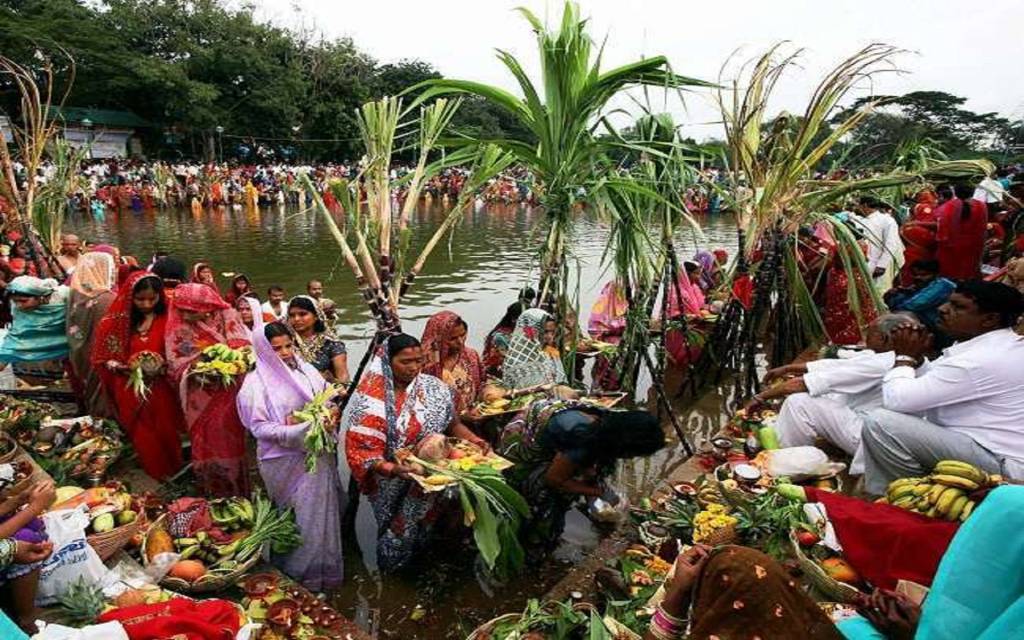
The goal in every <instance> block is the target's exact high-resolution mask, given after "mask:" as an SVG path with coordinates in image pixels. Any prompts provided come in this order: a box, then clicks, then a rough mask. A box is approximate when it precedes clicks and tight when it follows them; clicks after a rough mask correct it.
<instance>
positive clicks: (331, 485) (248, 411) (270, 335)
mask: <svg viewBox="0 0 1024 640" xmlns="http://www.w3.org/2000/svg"><path fill="white" fill-rule="evenodd" d="M251 304H254V305H255V306H257V308H255V309H254V310H253V319H254V323H255V324H254V327H253V332H252V342H253V348H254V350H255V353H256V368H255V370H253V371H252V372H251V373H249V375H248V376H246V378H245V382H244V383H243V384H242V388H241V390H240V391H239V392H238V413H239V415H240V416H241V418H242V424H244V425H245V427H246V429H248V430H249V432H250V433H252V435H253V436H254V437H255V438H256V441H257V457H258V458H259V469H260V475H261V476H262V477H263V482H264V484H265V485H266V487H267V492H268V494H269V495H270V498H271V499H272V500H273V501H274V503H275V504H276V505H277V506H278V507H281V508H286V507H292V508H293V509H294V510H295V518H296V520H297V522H298V525H299V529H300V530H301V532H302V539H303V544H302V546H301V547H299V548H298V549H296V550H295V551H293V552H292V553H290V554H288V555H286V556H284V557H283V558H280V562H279V564H280V567H281V569H282V570H283V571H284V572H285V573H287V574H288V575H289V576H291V577H293V578H295V579H296V580H299V581H300V582H302V584H303V586H305V587H306V588H308V589H310V590H312V591H325V590H328V589H332V588H336V587H339V586H340V585H341V582H342V551H341V511H342V507H343V506H344V505H343V502H344V499H345V494H344V491H343V489H342V487H341V483H340V481H339V479H338V470H337V467H336V464H335V456H334V454H330V453H328V454H324V455H321V456H320V459H319V460H318V461H317V466H316V471H315V472H313V473H307V472H306V450H305V448H304V446H303V439H304V438H305V436H306V430H307V429H308V427H309V425H308V423H299V422H297V421H296V420H295V419H294V418H293V417H292V412H293V411H297V410H299V409H301V408H302V407H303V405H305V404H306V403H307V402H309V401H310V400H312V399H313V396H314V395H316V394H317V393H319V392H321V391H323V390H324V389H325V388H326V387H327V382H326V381H324V378H323V376H321V375H320V373H319V372H318V371H317V370H316V369H314V368H313V367H312V366H311V365H310V364H308V363H306V362H304V361H303V360H302V359H301V358H300V357H299V356H298V354H297V350H296V349H295V345H294V342H293V338H292V335H291V331H290V330H289V329H288V327H286V326H285V325H283V324H281V323H278V322H274V323H271V324H267V325H264V324H263V322H262V316H261V314H260V313H259V309H258V305H259V303H258V302H256V301H251Z"/></svg>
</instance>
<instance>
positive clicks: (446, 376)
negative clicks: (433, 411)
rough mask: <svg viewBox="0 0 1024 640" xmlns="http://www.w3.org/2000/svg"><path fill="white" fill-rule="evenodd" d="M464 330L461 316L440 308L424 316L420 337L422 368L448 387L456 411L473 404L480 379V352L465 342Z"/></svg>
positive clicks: (477, 392) (460, 412)
mask: <svg viewBox="0 0 1024 640" xmlns="http://www.w3.org/2000/svg"><path fill="white" fill-rule="evenodd" d="M468 331H469V327H468V326H467V325H466V322H465V320H463V319H462V318H460V317H459V316H458V315H456V314H455V313H453V312H451V311H440V312H438V313H435V314H434V315H432V316H430V319H429V320H427V326H426V328H424V330H423V337H422V338H421V339H420V342H421V343H422V345H423V358H424V363H423V372H424V373H426V374H429V375H432V376H434V377H436V378H440V379H441V380H442V381H444V383H445V384H447V385H448V386H449V387H451V389H452V392H453V393H454V394H455V409H456V411H457V412H458V413H459V415H461V414H463V413H465V412H466V411H468V410H469V409H471V408H472V407H473V404H474V403H475V402H476V400H477V396H479V395H480V388H481V386H482V385H483V381H484V370H483V363H482V362H481V360H480V355H479V354H478V353H477V352H476V349H471V348H469V347H467V346H466V338H467V333H468Z"/></svg>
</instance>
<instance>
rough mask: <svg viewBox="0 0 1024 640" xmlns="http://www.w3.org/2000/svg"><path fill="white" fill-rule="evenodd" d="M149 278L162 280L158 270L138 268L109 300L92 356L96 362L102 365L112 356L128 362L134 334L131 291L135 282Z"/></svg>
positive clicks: (93, 361)
mask: <svg viewBox="0 0 1024 640" xmlns="http://www.w3.org/2000/svg"><path fill="white" fill-rule="evenodd" d="M146 278H153V279H154V280H155V281H156V282H159V281H160V277H159V276H157V275H156V274H153V273H149V272H148V271H136V272H135V273H133V274H131V276H129V278H128V280H126V281H125V283H124V284H123V285H121V288H120V289H119V290H118V292H117V297H116V298H114V301H113V302H112V303H111V304H110V308H108V309H107V314H106V315H105V316H103V318H102V319H101V320H100V323H99V326H98V327H97V329H96V338H95V341H94V342H93V345H94V346H93V348H92V357H91V360H92V363H93V365H101V364H103V363H105V362H108V361H110V360H116V361H117V362H121V363H125V362H127V360H128V351H129V349H130V348H131V346H130V345H131V338H132V326H131V319H132V305H133V301H132V292H133V291H134V290H135V285H137V284H138V283H139V282H140V281H141V280H144V279H146ZM161 295H163V294H161ZM165 301H166V298H165ZM160 355H163V354H160Z"/></svg>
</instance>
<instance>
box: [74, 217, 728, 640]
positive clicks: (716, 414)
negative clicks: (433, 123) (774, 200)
mask: <svg viewBox="0 0 1024 640" xmlns="http://www.w3.org/2000/svg"><path fill="white" fill-rule="evenodd" d="M444 213H445V212H444V211H442V210H441V209H440V207H438V206H436V205H435V206H421V207H420V208H419V210H418V211H417V212H416V215H415V218H414V221H413V226H412V229H413V233H412V240H411V246H412V247H413V250H412V252H411V253H412V254H413V255H412V256H410V258H409V259H410V260H412V259H414V258H415V255H416V254H417V252H418V250H419V248H420V247H422V245H423V244H424V243H425V242H426V240H427V238H428V237H429V236H430V234H431V233H433V231H434V229H436V228H437V226H438V225H439V224H440V222H441V220H442V219H443V217H444ZM702 224H703V232H704V236H705V238H704V239H703V240H698V238H697V236H696V234H695V233H694V232H693V231H692V230H689V229H686V230H683V231H681V232H680V234H679V236H678V238H677V245H676V246H677V249H678V251H679V255H680V256H681V257H684V258H685V257H689V256H691V255H693V252H694V251H695V250H696V248H698V247H706V248H715V247H725V248H726V249H727V250H729V252H730V254H734V253H735V247H736V239H735V227H734V225H733V221H732V220H731V219H729V218H727V217H713V218H707V219H705V220H704V221H703V222H702ZM68 227H70V229H69V230H72V231H75V232H77V233H78V234H79V235H80V236H82V237H83V239H85V240H88V241H90V242H109V243H112V244H115V245H117V246H119V247H120V248H121V250H122V252H124V253H126V254H130V255H134V256H136V257H138V258H139V261H140V262H143V263H145V262H148V258H149V256H151V255H153V253H155V252H156V251H164V252H167V253H170V254H171V255H173V256H175V257H177V258H179V259H181V260H182V261H184V262H186V264H189V265H191V264H192V263H194V262H197V261H200V260H204V261H209V262H211V263H212V264H213V266H214V270H215V271H216V272H217V273H218V274H220V273H224V272H234V273H245V274H246V275H248V276H249V278H250V279H251V280H252V282H253V284H254V285H255V287H256V289H257V291H258V292H260V293H261V295H263V294H265V292H266V289H267V288H268V287H269V286H271V285H280V286H283V287H284V288H285V289H286V290H287V292H288V293H289V294H297V293H304V292H305V286H306V282H307V281H308V280H310V279H311V278H317V279H320V280H322V281H323V283H324V288H325V295H326V296H327V297H329V298H332V299H334V300H335V301H336V302H337V303H338V310H339V314H340V318H341V331H342V332H343V335H344V337H345V339H346V342H347V343H348V347H349V353H350V358H349V362H350V363H351V364H350V366H351V367H353V369H354V367H355V366H356V363H358V362H359V359H360V358H361V357H362V355H363V353H364V351H365V349H366V345H367V343H368V340H369V338H370V337H371V336H372V332H373V324H372V322H371V320H370V315H369V313H368V311H367V310H366V308H365V305H364V304H363V302H362V297H361V295H360V294H359V292H358V291H357V290H356V288H355V281H354V278H353V277H352V274H351V273H350V272H349V271H348V267H347V265H345V264H344V262H343V261H342V259H341V253H340V252H339V251H338V249H337V246H336V245H335V243H334V241H333V239H332V238H331V236H330V234H329V233H328V231H327V229H326V226H325V224H324V222H323V220H322V219H321V218H320V217H319V214H317V213H316V212H314V211H312V210H298V209H277V208H266V209H260V210H256V211H246V210H239V211H235V210H230V209H223V208H222V209H218V210H213V211H204V212H202V213H200V214H198V215H193V214H192V212H191V211H189V210H175V211H151V212H143V213H139V214H135V213H132V212H128V213H123V214H116V213H115V214H109V215H108V216H107V219H106V221H105V222H103V223H99V222H95V221H93V220H86V219H76V220H71V221H69V223H68ZM542 234H543V214H542V213H541V212H539V211H537V210H533V209H529V208H527V207H525V206H519V205H487V206H481V207H478V208H477V209H476V210H475V211H473V212H472V213H471V214H470V215H468V216H467V217H466V218H465V219H464V220H463V221H462V222H461V224H459V226H458V227H456V228H455V229H454V231H453V232H452V233H451V235H450V237H448V238H446V239H445V241H443V242H442V243H441V244H440V245H439V246H438V247H437V248H436V249H435V251H434V253H433V255H432V256H431V257H430V259H429V260H428V261H427V263H426V266H425V267H424V270H423V272H422V274H421V275H420V276H419V277H418V278H417V279H416V283H415V285H414V286H413V287H412V289H411V290H410V292H409V293H408V295H407V297H406V299H405V300H403V301H402V305H401V315H402V319H403V328H404V329H405V331H406V332H408V333H411V334H413V335H417V336H418V335H420V334H421V333H422V330H423V326H424V325H425V324H426V319H427V318H428V317H429V316H430V315H431V314H433V313H435V312H437V311H439V310H441V309H450V310H452V311H454V312H456V313H458V314H459V315H460V316H462V317H463V318H464V319H465V320H466V322H467V323H468V324H469V344H470V345H471V346H473V347H475V348H477V349H481V348H482V346H483V340H484V337H485V336H486V334H487V332H488V331H489V330H490V329H491V328H492V327H493V326H494V325H495V324H496V323H497V321H498V320H499V319H500V318H501V316H502V315H503V312H504V310H505V307H506V306H507V305H508V304H510V303H511V302H513V301H514V300H515V299H516V295H517V292H518V290H519V289H520V288H521V287H522V286H524V285H527V284H533V283H534V282H535V281H536V257H537V247H538V246H539V244H540V240H541V236H542ZM607 239H608V233H607V229H606V228H605V227H604V226H603V225H602V224H600V223H598V222H596V221H594V220H592V219H586V218H584V219H581V220H580V221H579V222H578V223H577V225H576V229H575V232H574V240H573V242H572V243H571V249H572V252H573V256H572V261H573V263H574V264H577V265H579V297H580V307H581V308H582V309H584V313H583V320H584V321H585V320H586V310H588V309H589V308H590V306H591V305H592V304H593V302H594V300H595V299H596V297H597V295H598V293H599V292H600V288H601V286H600V285H601V284H602V283H603V282H604V281H606V280H607V279H608V276H607V274H605V273H604V270H603V269H602V266H601V264H600V261H601V255H602V253H603V250H604V247H605V243H606V242H607ZM219 281H220V283H221V286H222V289H223V288H226V286H227V284H228V283H227V278H225V277H219ZM668 386H669V389H668V391H669V393H670V395H672V394H675V393H676V392H677V391H678V383H676V384H675V386H673V384H671V383H670V384H669V385H668ZM681 415H682V420H683V423H684V425H685V427H686V429H687V431H688V432H690V433H691V434H693V439H694V440H695V441H696V442H697V443H699V442H700V441H701V440H702V439H705V438H707V437H709V436H710V435H711V434H713V433H714V432H715V430H717V428H718V426H719V425H720V424H721V419H722V416H723V415H724V399H723V398H722V397H720V396H719V395H717V394H709V395H707V396H705V397H704V398H702V399H701V400H700V401H699V402H697V403H695V404H694V405H692V406H688V407H685V408H684V409H683V411H682V414H681ZM682 462H683V458H682V457H681V455H680V453H679V449H678V447H676V446H673V447H670V448H669V449H666V450H665V451H663V452H661V453H660V454H658V455H656V456H653V457H651V458H649V459H645V460H637V461H629V462H627V463H625V464H623V465H622V466H621V469H620V471H619V474H618V475H619V477H618V478H617V481H618V484H620V485H621V486H622V487H623V488H625V489H626V490H627V492H628V494H629V495H630V497H631V499H633V500H636V499H639V498H640V497H642V496H645V495H649V494H650V492H651V491H652V489H653V488H654V487H655V486H656V485H657V483H658V482H659V481H660V480H661V479H663V478H665V477H667V475H668V474H669V473H671V471H672V470H673V469H675V468H676V467H678V466H679V465H680V464H682ZM375 536H376V527H375V524H374V522H373V515H372V513H371V511H370V509H369V505H367V504H366V503H365V501H364V502H363V504H362V506H361V509H360V511H359V515H358V518H357V538H358V542H359V549H360V550H361V553H358V552H353V553H350V554H349V557H347V558H346V567H345V571H346V576H347V578H348V579H347V580H346V583H347V584H346V586H345V588H344V589H343V591H342V592H341V593H340V594H338V595H337V600H336V601H337V602H338V603H339V606H340V608H341V610H342V611H343V612H345V613H347V614H349V615H351V616H352V617H355V618H359V619H361V620H363V621H366V622H367V623H369V624H371V625H372V626H376V627H378V628H380V629H382V630H385V629H386V630H387V631H388V632H390V633H389V637H394V638H406V639H410V640H411V639H414V638H441V637H465V635H466V634H467V633H468V631H469V630H470V629H472V627H473V626H474V625H475V624H478V623H479V622H482V621H483V620H486V619H488V618H490V617H492V616H493V615H496V614H497V613H500V612H503V611H507V610H515V609H518V608H521V607H522V606H523V604H524V603H525V600H526V599H527V598H529V597H539V596H540V595H542V593H543V592H544V591H545V590H546V588H548V587H550V586H551V585H552V584H553V583H554V582H555V581H556V580H557V579H558V577H559V576H560V575H561V574H562V573H563V572H564V571H565V570H566V569H567V567H569V566H571V565H572V564H573V563H574V562H575V561H576V560H578V559H579V557H580V556H581V555H582V554H584V553H586V552H587V551H588V550H590V549H592V548H593V547H594V546H595V545H596V543H597V541H598V536H597V535H596V533H595V532H594V530H593V528H592V527H591V526H590V524H589V522H588V521H587V520H586V519H585V518H583V517H582V516H580V515H579V514H577V513H570V514H569V518H568V523H567V529H566V534H565V544H564V545H563V547H562V548H561V549H560V550H559V552H558V553H557V554H556V557H555V558H554V559H553V560H552V561H551V562H550V563H548V564H547V565H546V566H544V567H533V568H531V569H530V570H529V575H528V576H524V577H522V578H520V579H516V580H514V581H512V582H511V583H510V584H508V585H506V586H504V587H503V588H501V589H499V590H497V592H496V593H495V595H494V596H493V597H492V596H490V595H488V594H486V593H485V592H483V591H481V589H480V587H479V586H478V584H477V581H476V580H475V578H474V575H473V570H472V559H473V554H472V553H470V552H468V551H466V550H465V549H464V548H463V550H462V551H456V552H453V553H449V552H444V553H436V554H435V556H434V557H432V558H431V561H432V562H430V563H426V564H427V567H426V568H425V569H424V573H423V574H422V575H417V576H415V577H408V576H405V577H402V578H392V579H389V580H386V581H385V582H384V584H381V582H380V581H378V580H376V579H375V578H373V577H372V576H370V575H369V574H368V573H367V571H366V567H368V566H369V567H372V566H373V564H374V562H373V558H374V540H375ZM347 542H351V541H347ZM446 548H447V546H446ZM439 559H441V561H439ZM417 603H420V604H422V605H424V606H425V607H427V608H428V610H429V615H428V618H427V621H428V624H423V623H415V622H411V621H409V620H408V615H409V613H410V612H411V608H412V606H413V605H415V604H417ZM369 612H377V615H370V613H369ZM460 634H461V635H460Z"/></svg>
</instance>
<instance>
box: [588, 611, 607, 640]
mask: <svg viewBox="0 0 1024 640" xmlns="http://www.w3.org/2000/svg"><path fill="white" fill-rule="evenodd" d="M589 638H590V640H612V636H611V634H610V633H608V629H607V627H605V626H604V620H602V619H601V616H600V615H599V614H598V613H597V611H591V612H590V636H589Z"/></svg>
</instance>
